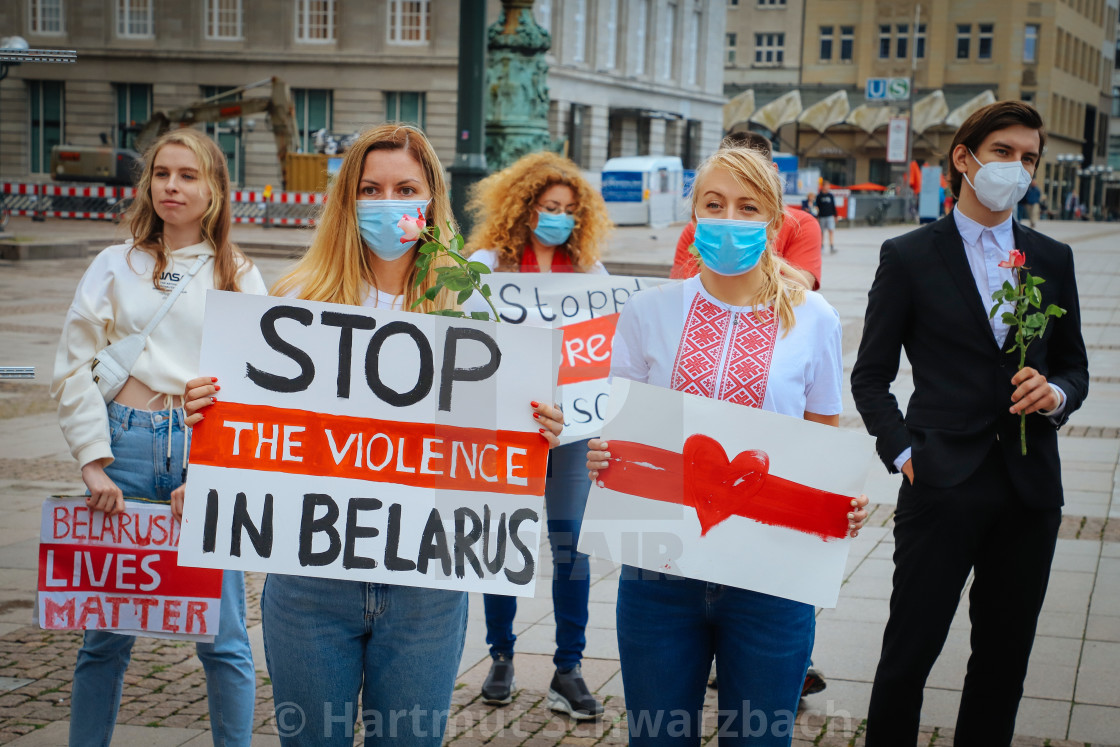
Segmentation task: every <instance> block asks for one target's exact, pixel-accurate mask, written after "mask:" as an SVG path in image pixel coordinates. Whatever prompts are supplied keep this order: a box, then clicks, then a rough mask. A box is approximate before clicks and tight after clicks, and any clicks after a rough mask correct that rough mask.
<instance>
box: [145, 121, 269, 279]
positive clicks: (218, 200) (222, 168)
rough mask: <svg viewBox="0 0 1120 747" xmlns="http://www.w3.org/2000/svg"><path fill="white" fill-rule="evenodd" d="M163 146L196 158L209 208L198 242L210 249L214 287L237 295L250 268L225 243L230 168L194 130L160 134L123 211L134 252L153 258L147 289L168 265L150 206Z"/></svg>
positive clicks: (237, 251)
mask: <svg viewBox="0 0 1120 747" xmlns="http://www.w3.org/2000/svg"><path fill="white" fill-rule="evenodd" d="M165 145H181V146H183V147H184V148H187V149H188V150H190V152H191V153H193V154H194V157H195V158H196V159H197V160H198V166H199V171H200V176H201V178H202V180H203V181H204V182H205V184H206V187H207V188H208V189H209V190H210V204H209V205H208V206H207V208H206V212H205V213H203V214H202V238H203V240H204V241H206V242H208V243H209V244H210V245H211V246H212V247H214V287H215V288H217V289H218V290H227V291H238V290H241V288H240V286H239V285H238V282H237V281H238V278H239V277H240V276H241V275H242V273H244V272H245V271H246V270H248V269H249V268H250V267H252V266H253V263H252V262H251V261H250V260H249V258H248V257H246V256H245V254H244V253H242V251H241V250H240V249H239V248H238V247H237V245H236V244H234V243H233V242H232V241H230V238H229V232H230V224H231V222H232V220H231V215H232V210H231V208H230V204H229V169H228V167H227V166H226V156H225V154H224V153H222V151H221V149H220V148H219V147H218V144H217V143H215V142H214V141H213V140H211V139H210V138H208V137H206V136H205V135H203V134H202V133H201V132H199V131H198V130H191V129H186V128H184V129H178V130H171V131H170V132H167V133H165V134H164V135H163V136H162V137H160V138H159V139H158V140H156V141H155V143H153V144H152V146H151V147H150V148H148V150H147V152H146V153H145V154H144V171H143V172H142V173H141V174H140V181H139V183H138V184H137V185H136V197H135V198H134V199H133V200H132V205H131V206H130V207H129V209H128V228H129V231H130V232H131V233H132V248H131V249H129V253H130V254H131V252H133V251H142V252H144V253H145V254H149V255H151V257H152V258H153V259H154V260H155V267H154V268H153V269H152V285H153V286H154V287H156V288H159V287H160V286H159V279H160V276H161V275H162V274H163V271H164V270H166V269H167V265H168V263H169V262H170V261H171V252H170V251H168V249H167V247H166V246H164V243H163V218H160V217H159V214H158V213H156V209H155V204H154V203H153V202H152V172H153V171H154V170H155V162H156V156H157V155H159V152H160V150H161V149H162V148H163V147H164V146H165Z"/></svg>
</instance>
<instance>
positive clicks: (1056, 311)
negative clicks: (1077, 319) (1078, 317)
mask: <svg viewBox="0 0 1120 747" xmlns="http://www.w3.org/2000/svg"><path fill="white" fill-rule="evenodd" d="M1045 314H1046V316H1065V314H1066V310H1065V309H1063V308H1062V307H1061V306H1058V305H1057V304H1053V303H1052V304H1050V305H1049V306H1047V307H1046V312H1045Z"/></svg>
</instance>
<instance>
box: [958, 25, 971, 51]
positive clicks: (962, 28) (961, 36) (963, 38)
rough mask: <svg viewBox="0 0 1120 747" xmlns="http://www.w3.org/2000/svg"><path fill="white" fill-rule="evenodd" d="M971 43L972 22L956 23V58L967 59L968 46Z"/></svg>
mask: <svg viewBox="0 0 1120 747" xmlns="http://www.w3.org/2000/svg"><path fill="white" fill-rule="evenodd" d="M971 44H972V24H971V23H958V24H957V59H958V60H967V59H968V56H969V54H970V51H969V46H970V45H971Z"/></svg>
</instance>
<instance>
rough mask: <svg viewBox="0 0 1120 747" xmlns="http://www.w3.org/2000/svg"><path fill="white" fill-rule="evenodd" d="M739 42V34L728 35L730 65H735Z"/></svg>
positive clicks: (728, 59)
mask: <svg viewBox="0 0 1120 747" xmlns="http://www.w3.org/2000/svg"><path fill="white" fill-rule="evenodd" d="M738 41H739V36H738V34H728V35H727V62H726V64H728V65H734V64H735V45H736V43H737V42H738Z"/></svg>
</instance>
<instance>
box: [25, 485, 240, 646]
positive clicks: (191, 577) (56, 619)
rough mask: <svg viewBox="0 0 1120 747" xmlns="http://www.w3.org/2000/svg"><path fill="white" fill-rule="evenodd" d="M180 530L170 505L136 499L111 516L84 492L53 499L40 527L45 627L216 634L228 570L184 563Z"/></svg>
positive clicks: (208, 637) (196, 637)
mask: <svg viewBox="0 0 1120 747" xmlns="http://www.w3.org/2000/svg"><path fill="white" fill-rule="evenodd" d="M179 534H180V528H179V522H177V521H175V519H174V518H173V517H172V516H171V508H170V507H169V506H167V505H166V504H154V503H140V502H136V501H128V502H127V503H126V504H125V510H124V512H123V513H119V514H117V515H115V516H109V515H107V514H105V513H104V512H102V511H93V510H91V509H89V508H87V507H86V499H85V497H84V496H82V497H65V496H55V497H52V498H48V499H47V500H46V501H45V502H44V503H43V512H42V515H41V520H40V527H39V593H38V597H37V598H36V607H37V611H36V617H37V618H38V621H39V627H41V628H43V629H44V630H112V631H115V632H118V633H128V634H130V635H141V636H148V637H153V638H179V639H186V640H193V641H207V642H209V641H213V640H214V636H215V635H216V634H217V632H218V616H219V613H220V611H221V597H222V572H221V571H217V570H211V569H208V568H185V567H181V566H179V565H178V564H177V562H176V556H177V555H178V545H179Z"/></svg>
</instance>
